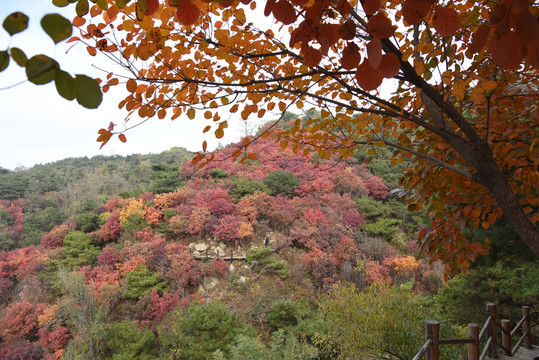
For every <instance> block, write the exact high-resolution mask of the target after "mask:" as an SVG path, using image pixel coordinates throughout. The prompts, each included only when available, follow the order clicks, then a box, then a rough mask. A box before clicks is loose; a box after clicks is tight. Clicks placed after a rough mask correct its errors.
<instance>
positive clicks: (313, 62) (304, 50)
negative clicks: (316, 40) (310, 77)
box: [301, 44, 322, 67]
mask: <svg viewBox="0 0 539 360" xmlns="http://www.w3.org/2000/svg"><path fill="white" fill-rule="evenodd" d="M301 54H302V55H303V60H304V61H305V64H307V66H310V67H315V66H317V65H318V64H320V61H321V60H322V52H321V51H320V50H317V49H315V48H312V47H310V46H309V45H307V44H304V45H303V46H302V47H301Z"/></svg>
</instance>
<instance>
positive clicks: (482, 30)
mask: <svg viewBox="0 0 539 360" xmlns="http://www.w3.org/2000/svg"><path fill="white" fill-rule="evenodd" d="M489 33H490V26H489V25H487V24H483V25H481V26H479V29H477V31H476V32H475V33H474V34H473V38H472V43H471V44H470V46H469V47H468V51H467V52H466V55H467V56H468V57H470V58H471V57H472V55H473V54H475V53H478V52H479V51H481V50H483V48H484V47H485V44H486V43H487V38H488V34H489Z"/></svg>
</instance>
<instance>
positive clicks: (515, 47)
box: [488, 31, 525, 70]
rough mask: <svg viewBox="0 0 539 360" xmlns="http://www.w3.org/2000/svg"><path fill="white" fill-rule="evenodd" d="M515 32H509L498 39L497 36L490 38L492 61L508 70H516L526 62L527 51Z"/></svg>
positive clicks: (489, 46) (489, 45) (489, 47)
mask: <svg viewBox="0 0 539 360" xmlns="http://www.w3.org/2000/svg"><path fill="white" fill-rule="evenodd" d="M523 47H524V44H522V43H521V41H520V39H519V38H518V36H517V34H516V33H515V32H512V31H511V32H508V33H507V34H505V35H503V36H502V37H501V38H499V39H498V37H497V36H493V37H491V38H490V40H489V42H488V49H489V51H490V54H491V55H492V60H493V61H494V62H495V63H496V64H498V66H500V67H502V68H504V69H506V70H515V69H517V68H519V67H520V63H521V62H522V60H524V55H525V52H524V51H525V49H524V48H523Z"/></svg>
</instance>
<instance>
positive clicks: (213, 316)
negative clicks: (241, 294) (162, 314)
mask: <svg viewBox="0 0 539 360" xmlns="http://www.w3.org/2000/svg"><path fill="white" fill-rule="evenodd" d="M239 335H245V336H248V337H254V336H255V331H254V330H253V329H252V328H251V327H250V326H247V325H246V324H245V323H244V322H243V321H242V320H240V318H239V317H238V316H237V315H236V314H233V313H230V312H229V311H228V309H227V308H226V307H225V306H224V305H222V304H221V303H218V302H211V303H209V304H207V305H203V304H200V303H192V304H191V305H190V306H189V308H188V309H187V311H186V312H184V311H182V310H181V309H176V310H175V311H174V312H173V313H172V314H171V316H170V317H169V320H168V324H167V326H163V327H160V328H159V339H160V341H161V344H162V350H163V352H164V354H165V356H172V354H176V356H177V357H179V358H181V359H194V360H197V359H212V354H213V353H214V352H215V351H216V350H221V352H223V353H224V354H225V355H226V356H227V357H228V355H229V353H230V348H231V347H232V346H233V345H234V343H235V339H236V338H237V337H238V336H239Z"/></svg>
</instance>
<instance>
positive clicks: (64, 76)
mask: <svg viewBox="0 0 539 360" xmlns="http://www.w3.org/2000/svg"><path fill="white" fill-rule="evenodd" d="M54 85H56V91H58V94H60V96H61V97H63V98H64V99H67V100H69V101H71V100H73V99H74V98H75V96H76V95H77V82H76V81H75V79H73V78H72V77H71V75H69V74H68V73H67V72H65V71H62V70H58V71H57V72H56V76H55V77H54Z"/></svg>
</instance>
